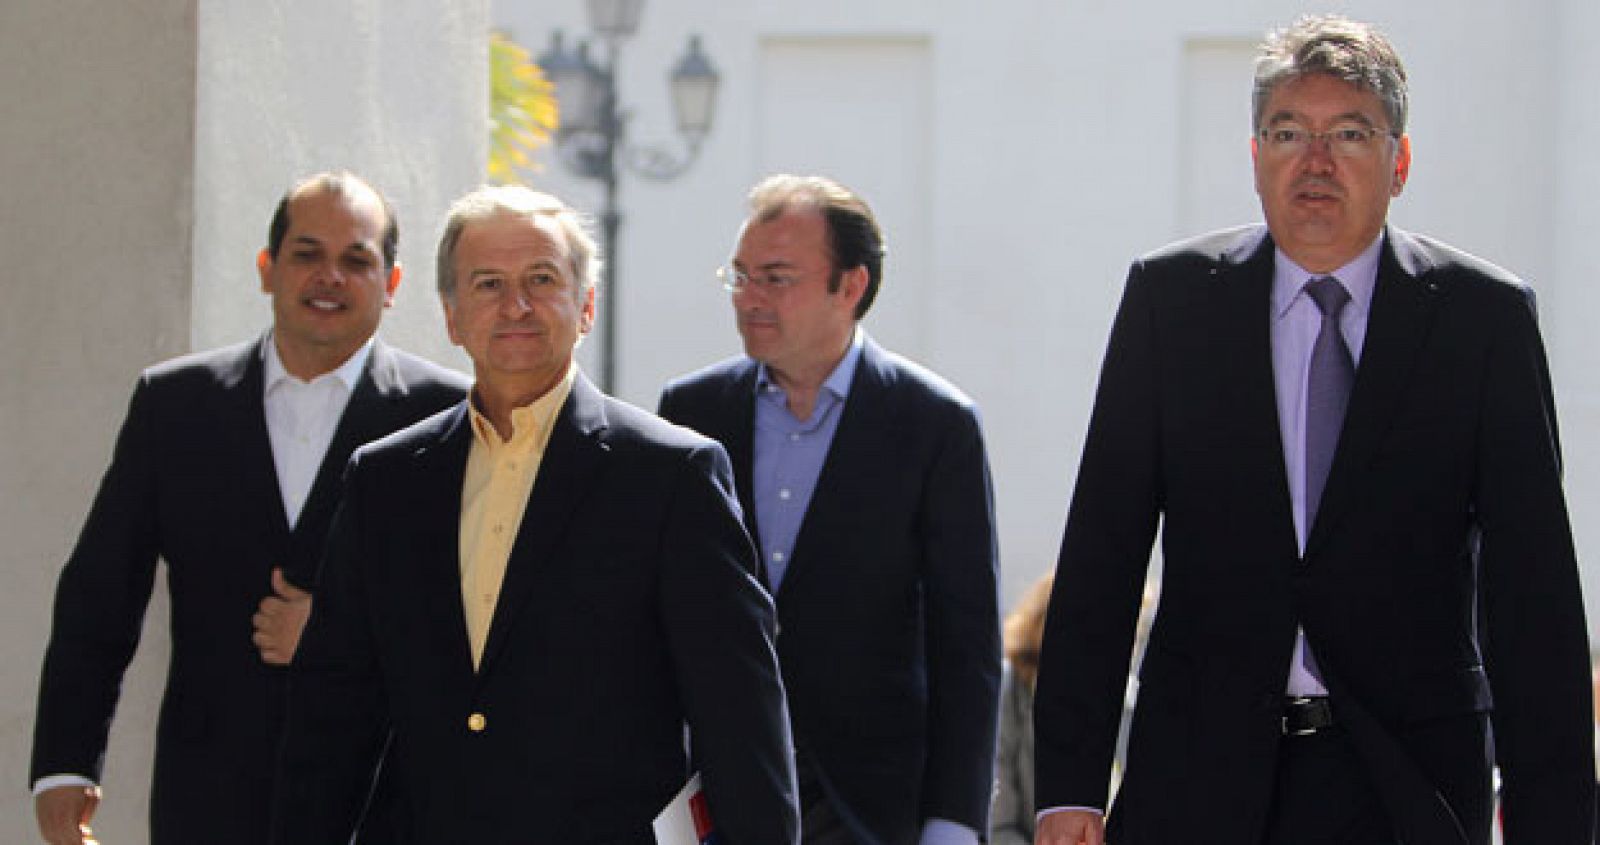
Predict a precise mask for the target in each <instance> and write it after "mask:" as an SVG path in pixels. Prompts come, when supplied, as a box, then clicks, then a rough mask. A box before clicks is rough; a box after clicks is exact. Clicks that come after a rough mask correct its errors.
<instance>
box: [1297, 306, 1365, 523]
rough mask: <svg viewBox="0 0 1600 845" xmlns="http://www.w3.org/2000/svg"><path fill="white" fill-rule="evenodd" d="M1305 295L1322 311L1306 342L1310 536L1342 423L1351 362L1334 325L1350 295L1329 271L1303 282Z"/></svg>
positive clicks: (1352, 370)
mask: <svg viewBox="0 0 1600 845" xmlns="http://www.w3.org/2000/svg"><path fill="white" fill-rule="evenodd" d="M1306 295H1307V296H1309V297H1311V301H1312V302H1315V303H1316V304H1317V308H1319V309H1321V311H1322V330H1321V331H1319V332H1317V343H1316V345H1315V346H1313V347H1311V375H1310V377H1309V378H1307V379H1306V491H1305V492H1306V535H1307V536H1310V534H1311V526H1312V525H1313V524H1315V523H1316V520H1317V507H1318V506H1319V505H1321V504H1322V487H1323V485H1324V484H1326V483H1327V482H1328V470H1329V469H1331V468H1332V467H1333V452H1334V450H1335V449H1336V448H1338V446H1339V432H1340V430H1341V429H1343V428H1344V409H1345V406H1347V405H1349V404H1350V386H1351V385H1353V384H1355V381H1356V365H1355V361H1354V360H1352V359H1351V357H1350V348H1349V347H1347V346H1345V345H1344V335H1343V334H1341V333H1340V331H1339V312H1340V311H1343V310H1344V306H1345V303H1347V302H1349V301H1350V294H1349V293H1348V292H1347V291H1345V289H1344V285H1342V284H1339V280H1338V279H1335V278H1334V277H1332V276H1321V277H1319V278H1315V279H1312V280H1311V281H1309V282H1306Z"/></svg>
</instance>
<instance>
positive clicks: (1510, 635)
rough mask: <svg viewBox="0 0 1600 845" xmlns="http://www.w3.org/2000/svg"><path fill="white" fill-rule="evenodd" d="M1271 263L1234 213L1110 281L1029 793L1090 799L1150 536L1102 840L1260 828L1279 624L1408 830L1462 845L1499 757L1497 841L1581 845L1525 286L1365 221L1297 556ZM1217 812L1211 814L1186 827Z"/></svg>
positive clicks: (1545, 420)
mask: <svg viewBox="0 0 1600 845" xmlns="http://www.w3.org/2000/svg"><path fill="white" fill-rule="evenodd" d="M1273 253H1274V248H1273V245H1272V242H1271V240H1270V238H1268V237H1267V236H1266V233H1265V230H1264V229H1262V228H1260V227H1250V228H1247V229H1242V230H1233V231H1229V232H1222V233H1217V234H1213V235H1210V236H1207V237H1204V238H1200V239H1198V240H1195V241H1191V242H1187V243H1183V244H1179V245H1176V246H1173V247H1169V248H1167V249H1165V250H1163V251H1161V252H1158V253H1156V254H1154V255H1151V256H1148V257H1146V258H1144V259H1142V260H1140V261H1139V262H1137V263H1136V264H1135V265H1134V266H1133V269H1132V271H1131V272H1130V274H1129V277H1128V284H1127V289H1126V293H1125V294H1124V298H1123V302H1122V306H1121V308H1120V310H1119V311H1118V314H1117V319H1116V323H1115V325H1114V327H1113V329H1112V334H1111V341H1110V345H1109V349H1108V351H1107V353H1106V360H1105V365H1104V369H1103V372H1102V374H1101V380H1100V387H1099V393H1098V396H1097V398H1096V401H1095V410H1094V416H1093V419H1092V421H1091V423H1090V430H1089V435H1088V441H1087V445H1086V446H1085V449H1084V456H1083V463H1082V466H1081V468H1080V470H1079V474H1078V482H1077V491H1076V493H1075V494H1074V496H1073V503H1072V508H1071V511H1070V513H1069V515H1068V521H1067V530H1066V536H1065V538H1064V540H1063V543H1062V548H1061V559H1060V564H1059V569H1058V571H1057V575H1056V590H1055V594H1054V596H1053V597H1052V601H1051V606H1050V613H1049V619H1048V624H1047V626H1046V631H1045V643H1044V655H1043V665H1042V669H1041V672H1040V677H1039V685H1038V693H1037V698H1036V702H1035V706H1036V710H1035V722H1036V730H1037V771H1038V782H1037V788H1038V801H1039V804H1040V805H1041V806H1062V805H1080V806H1081V805H1090V806H1104V805H1103V802H1104V801H1105V799H1106V791H1107V777H1108V773H1109V770H1110V767H1111V758H1112V750H1113V747H1114V744H1115V740H1116V729H1117V722H1118V718H1117V717H1118V712H1119V710H1120V708H1121V703H1122V694H1123V687H1124V680H1123V679H1124V677H1125V674H1126V672H1127V668H1128V660H1129V649H1130V645H1131V641H1132V639H1133V630H1134V624H1135V623H1134V620H1135V616H1136V614H1137V610H1138V606H1139V596H1140V589H1141V585H1142V584H1143V581H1144V576H1145V567H1146V564H1147V561H1148V558H1149V551H1150V544H1151V539H1152V536H1153V534H1154V532H1155V530H1156V526H1157V522H1158V520H1160V521H1161V531H1162V550H1163V554H1164V560H1165V564H1164V570H1163V582H1162V595H1161V601H1160V606H1159V609H1158V612H1157V615H1156V619H1155V622H1154V626H1153V629H1152V631H1151V635H1150V642H1149V648H1148V652H1147V654H1146V657H1145V658H1144V662H1143V665H1142V667H1141V670H1140V686H1139V698H1138V704H1137V710H1136V713H1135V716H1134V722H1133V728H1132V736H1131V741H1130V745H1129V750H1128V755H1129V756H1128V763H1127V774H1126V778H1125V780H1124V781H1123V785H1122V789H1121V792H1120V795H1119V796H1118V797H1117V800H1116V801H1115V803H1114V805H1113V807H1112V810H1111V817H1110V833H1111V841H1112V842H1115V843H1117V845H1137V843H1162V845H1165V843H1171V842H1176V841H1184V842H1216V843H1238V842H1254V841H1259V838H1260V836H1261V825H1262V822H1263V819H1264V818H1265V816H1266V813H1267V809H1268V805H1269V802H1270V796H1271V791H1272V784H1273V765H1274V761H1275V759H1276V754H1277V747H1278V743H1279V742H1280V738H1279V733H1280V726H1279V713H1280V709H1281V707H1282V700H1283V694H1284V689H1285V686H1286V676H1287V672H1288V668H1289V662H1290V653H1291V651H1292V649H1293V644H1294V638H1295V629H1296V625H1297V624H1299V625H1303V626H1304V629H1305V632H1306V637H1307V638H1308V641H1309V643H1310V645H1311V647H1312V649H1313V650H1314V651H1315V653H1316V655H1317V658H1318V662H1319V664H1320V666H1321V668H1322V672H1323V675H1324V676H1325V679H1326V681H1327V685H1328V686H1329V688H1330V691H1331V693H1332V696H1333V704H1334V708H1335V711H1336V713H1337V714H1338V718H1339V719H1340V720H1341V722H1343V723H1344V724H1345V725H1346V726H1347V727H1348V729H1349V731H1350V735H1351V738H1352V740H1353V741H1354V743H1355V745H1356V746H1357V748H1358V750H1359V751H1360V754H1361V757H1362V760H1363V763H1364V764H1365V765H1366V767H1367V768H1368V770H1369V772H1371V775H1372V779H1373V781H1374V783H1375V784H1376V785H1377V786H1378V788H1379V789H1380V792H1381V793H1382V794H1383V795H1384V797H1385V799H1386V800H1387V802H1388V803H1389V806H1390V807H1391V808H1392V809H1393V811H1394V815H1395V816H1396V821H1397V824H1399V825H1400V827H1401V829H1402V831H1403V834H1404V835H1403V838H1404V839H1405V841H1406V842H1407V843H1410V844H1411V845H1415V843H1428V844H1429V845H1432V843H1451V845H1454V843H1460V842H1472V843H1484V842H1487V841H1488V835H1489V824H1490V819H1489V816H1490V813H1491V799H1490V795H1489V789H1490V787H1489V769H1490V766H1491V764H1492V763H1494V762H1495V761H1496V760H1495V759H1494V758H1497V760H1498V763H1499V765H1500V767H1501V770H1502V773H1503V775H1504V778H1505V791H1504V795H1505V823H1506V833H1507V836H1508V839H1507V841H1508V842H1510V843H1537V845H1549V844H1550V843H1571V844H1572V845H1577V843H1586V845H1587V843H1589V842H1591V841H1592V840H1591V838H1590V837H1591V831H1590V828H1591V825H1592V824H1593V816H1594V809H1593V800H1594V796H1593V790H1594V761H1593V757H1592V754H1593V746H1592V743H1591V740H1590V722H1591V712H1590V703H1589V702H1590V692H1589V669H1588V663H1589V655H1588V646H1587V635H1586V626H1585V622H1584V612H1583V606H1582V602H1581V598H1580V595H1579V587H1578V575H1577V567H1576V562H1575V559H1574V553H1573V548H1572V541H1571V537H1570V531H1569V526H1568V523H1567V515H1566V508H1565V505H1564V502H1563V497H1562V491H1561V478H1560V466H1559V450H1558V444H1557V438H1556V423H1555V414H1554V408H1553V403H1552V399H1551V390H1550V383H1549V377H1548V373H1547V371H1546V365H1545V357H1544V351H1543V348H1542V344H1541V341H1540V338H1539V332H1538V329H1537V327H1536V324H1535V320H1534V314H1533V310H1532V307H1531V300H1530V298H1529V295H1528V292H1527V290H1526V288H1525V287H1524V286H1523V285H1521V284H1520V283H1519V282H1517V281H1516V280H1515V279H1514V278H1512V277H1511V276H1510V275H1509V274H1507V273H1505V272H1504V271H1503V270H1500V269H1498V268H1496V267H1493V266H1491V265H1489V264H1487V263H1485V262H1482V261H1479V260H1477V259H1474V258H1472V257H1471V256H1468V255H1465V254H1463V253H1461V252H1458V251H1455V250H1453V249H1450V248H1449V247H1446V246H1444V245H1442V244H1439V243H1437V242H1435V241H1431V240H1428V239H1426V238H1423V237H1420V236H1416V235H1411V234H1408V233H1406V232H1402V231H1400V230H1398V229H1393V228H1391V229H1389V230H1388V232H1387V235H1386V239H1385V243H1384V246H1383V253H1382V258H1381V260H1380V265H1379V270H1378V279H1377V287H1376V288H1375V291H1374V294H1373V301H1372V307H1371V311H1370V316H1369V319H1368V325H1367V334H1366V341H1365V343H1364V346H1363V349H1362V353H1361V360H1360V364H1359V368H1358V371H1357V375H1356V383H1355V387H1354V390H1353V393H1352V395H1351V399H1350V405H1349V409H1348V412H1347V416H1346V420H1345V425H1344V430H1343V433H1342V436H1341V440H1340V443H1339V447H1338V452H1337V454H1336V457H1335V459H1334V464H1333V468H1332V470H1331V472H1330V475H1329V478H1328V481H1327V485H1326V487H1325V490H1324V493H1323V497H1322V504H1321V507H1320V510H1319V512H1318V514H1317V518H1316V522H1315V524H1314V525H1312V526H1311V529H1310V533H1309V536H1308V539H1307V545H1306V550H1305V554H1304V557H1303V558H1302V557H1301V556H1300V554H1299V552H1298V549H1297V546H1296V540H1295V533H1294V523H1293V518H1292V514H1291V505H1290V499H1289V491H1288V488H1287V484H1286V481H1285V475H1284V465H1283V449H1282V445H1281V437H1280V434H1279V428H1278V420H1277V408H1276V402H1275V399H1274V387H1273V371H1272V353H1271V344H1270V336H1269V319H1270V318H1269V307H1270V306H1269V297H1270V290H1271V284H1272V273H1273ZM1480 626H1481V636H1480ZM1485 713H1492V723H1493V728H1492V733H1493V737H1492V738H1493V755H1492V756H1491V752H1490V750H1489V748H1488V744H1489V743H1488V741H1487V739H1486V736H1485V734H1486V720H1485V718H1484V714H1485ZM1218 808H1226V810H1227V813H1226V814H1227V817H1228V818H1229V825H1228V826H1227V827H1225V828H1221V829H1214V832H1213V833H1210V834H1207V833H1206V832H1204V831H1203V830H1202V831H1197V830H1196V829H1195V828H1194V826H1193V821H1194V820H1195V819H1199V818H1204V817H1214V814H1215V812H1216V810H1217V809H1218Z"/></svg>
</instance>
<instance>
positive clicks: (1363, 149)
mask: <svg viewBox="0 0 1600 845" xmlns="http://www.w3.org/2000/svg"><path fill="white" fill-rule="evenodd" d="M1277 132H1289V133H1292V134H1298V135H1302V136H1304V137H1303V138H1302V139H1300V140H1286V141H1274V140H1273V138H1272V135H1273V133H1277ZM1338 135H1346V136H1347V137H1345V138H1343V139H1340V138H1337V137H1335V136H1338ZM1349 135H1359V136H1360V138H1361V140H1359V141H1356V140H1355V139H1354V138H1351V137H1348V136H1349ZM1379 135H1383V136H1386V137H1387V138H1389V139H1391V140H1399V138H1400V133H1399V132H1396V131H1394V130H1393V129H1389V128H1386V127H1381V126H1360V125H1343V126H1335V127H1334V128H1332V129H1327V130H1324V131H1322V132H1313V131H1311V130H1309V129H1305V128H1302V127H1300V126H1299V125H1298V124H1288V125H1285V124H1278V125H1275V126H1264V127H1262V128H1260V129H1257V130H1256V135H1255V137H1256V140H1257V141H1258V142H1260V143H1261V144H1262V145H1263V146H1265V147H1266V149H1267V151H1268V152H1271V153H1273V154H1274V155H1283V156H1290V155H1304V154H1305V153H1306V152H1308V151H1309V150H1310V149H1311V147H1312V145H1313V144H1316V143H1317V142H1319V141H1320V142H1322V143H1324V144H1326V145H1327V150H1328V153H1329V154H1330V155H1335V156H1338V157H1339V158H1361V157H1362V156H1365V155H1367V154H1369V153H1370V152H1371V151H1372V150H1373V147H1372V146H1371V144H1372V141H1373V140H1374V139H1376V138H1377V137H1378V136H1379ZM1352 143H1353V144H1356V145H1357V146H1355V147H1351V146H1349V144H1352ZM1341 144H1345V146H1340V145H1341Z"/></svg>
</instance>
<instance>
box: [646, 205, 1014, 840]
mask: <svg viewBox="0 0 1600 845" xmlns="http://www.w3.org/2000/svg"><path fill="white" fill-rule="evenodd" d="M750 198H751V211H752V213H751V216H750V218H749V220H748V221H747V222H746V223H745V225H744V228H743V230H742V231H741V234H740V237H739V243H738V248H737V252H736V253H735V255H734V259H733V266H732V267H731V268H727V269H726V270H724V272H723V283H724V285H725V286H726V287H727V288H728V290H729V291H730V292H731V293H732V295H733V307H734V313H735V316H736V317H737V320H738V327H739V333H740V335H741V336H742V337H743V339H744V346H745V351H746V352H747V353H748V356H747V357H740V358H737V359H733V360H730V361H726V362H723V363H720V364H716V365H714V366H712V367H709V368H707V369H704V370H701V371H700V372H697V373H693V374H691V375H688V376H685V377H683V378H681V379H679V380H677V381H675V382H673V383H672V384H670V385H668V386H667V388H666V390H665V392H664V393H663V394H662V396H661V408H660V410H661V414H662V416H665V417H666V418H667V419H670V420H672V421H674V422H678V423H682V424H683V425H687V426H689V427H690V428H693V429H695V430H697V431H699V432H701V433H702V434H707V435H710V436H712V437H715V438H716V439H717V440H719V441H721V442H722V444H723V445H724V446H726V447H727V449H728V452H729V454H730V455H731V456H732V458H733V465H734V475H735V478H736V479H737V482H738V489H739V496H740V499H741V501H742V502H743V503H744V513H745V520H746V524H747V526H748V527H749V529H750V532H751V534H752V535H753V536H754V537H755V538H756V541H757V545H758V547H759V549H760V551H761V560H762V563H763V565H764V570H765V574H766V578H767V583H768V584H769V585H770V587H771V589H772V591H773V593H774V594H775V595H776V597H777V606H778V620H779V624H780V627H781V632H782V633H781V636H780V637H779V639H778V655H779V658H780V662H781V663H782V665H783V677H784V684H785V686H786V687H787V689H788V691H789V707H790V710H791V712H792V713H793V716H794V731H795V742H796V745H797V755H798V759H797V764H798V768H799V777H800V793H801V801H802V811H803V814H804V815H803V818H802V825H801V826H802V828H803V830H804V839H805V841H806V842H807V843H819V845H821V843H850V842H858V843H868V844H870V845H876V843H912V842H918V841H919V840H920V841H921V842H923V843H927V845H934V843H973V842H976V841H977V840H978V837H979V835H980V834H985V833H986V832H987V827H988V811H989V799H990V793H991V791H992V784H993V779H994V777H993V774H994V752H995V730H996V720H997V708H998V696H999V683H1000V646H999V618H998V617H999V613H998V609H997V595H996V583H995V579H996V574H997V573H996V568H997V563H996V550H995V528H994V507H993V498H992V494H991V488H990V483H989V468H988V460H987V457H986V456H985V452H984V445H983V435H982V432H981V431H980V429H979V425H978V415H977V411H976V409H975V408H974V407H973V404H972V401H971V400H970V399H968V398H967V397H966V396H964V395H963V394H962V393H961V392H960V391H959V390H957V389H956V388H955V387H954V386H953V385H951V384H950V383H949V382H947V381H945V380H944V379H941V378H940V377H938V376H937V375H935V374H933V373H931V372H929V371H928V370H926V369H923V368H922V367H920V366H918V365H916V364H914V363H912V362H910V361H908V360H906V359H904V358H901V357H900V356H898V355H895V354H893V353H890V352H887V351H885V350H884V349H883V348H882V347H880V346H878V345H877V344H876V343H874V342H873V341H872V340H871V339H869V338H868V337H867V336H866V334H865V332H863V331H861V330H860V329H859V328H858V326H857V323H858V321H859V320H860V319H861V318H862V316H863V315H865V314H866V312H867V309H868V308H869V307H870V306H871V305H872V301H873V299H874V297H875V296H876V294H877V291H878V286H879V283H880V280H881V276H882V271H883V252H884V250H883V238H882V235H881V233H880V232H879V230H878V224H877V221H876V220H875V219H874V218H873V216H872V212H871V210H870V209H868V207H867V205H866V203H865V202H864V201H862V199H861V198H860V197H858V196H856V195H855V194H853V193H851V192H850V191H849V190H848V189H846V188H845V187H843V186H842V185H839V184H838V183H836V182H833V181H831V180H828V179H824V178H821V177H803V178H802V177H795V176H775V177H772V178H770V179H768V180H766V181H764V182H762V183H761V184H760V185H758V186H756V188H755V189H754V190H753V191H752V192H751V197H750Z"/></svg>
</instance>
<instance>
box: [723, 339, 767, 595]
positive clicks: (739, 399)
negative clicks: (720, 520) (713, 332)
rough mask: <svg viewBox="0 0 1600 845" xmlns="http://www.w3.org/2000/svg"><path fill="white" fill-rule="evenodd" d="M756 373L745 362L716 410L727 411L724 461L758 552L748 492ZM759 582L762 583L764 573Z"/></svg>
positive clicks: (756, 528) (751, 479)
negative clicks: (731, 473)
mask: <svg viewBox="0 0 1600 845" xmlns="http://www.w3.org/2000/svg"><path fill="white" fill-rule="evenodd" d="M756 372H757V367H756V364H755V362H754V361H747V362H746V363H745V367H744V369H743V370H741V371H740V372H739V374H738V375H737V376H736V377H735V378H733V379H730V380H729V381H728V383H727V384H726V385H725V386H724V388H723V389H724V390H725V391H726V393H725V394H724V395H723V397H722V401H721V403H719V407H722V408H727V409H728V419H727V423H728V425H727V428H726V429H724V432H723V434H724V437H723V438H721V440H722V444H723V448H724V449H726V450H727V452H728V460H729V461H731V462H732V463H733V486H734V489H735V491H736V493H737V494H738V496H739V507H740V509H741V510H743V511H744V527H745V530H746V531H748V532H749V533H750V539H751V541H752V542H754V543H755V547H756V548H757V549H758V550H759V549H760V548H761V534H760V532H759V526H757V524H756V503H755V499H754V498H753V497H752V493H751V491H752V490H753V489H754V488H753V487H752V486H751V485H752V484H753V483H754V481H755V470H754V469H753V467H754V466H755V430H756ZM756 557H757V558H760V557H761V555H760V554H757V555H756ZM762 562H763V563H765V562H764V561H762ZM762 582H763V583H765V582H766V578H765V574H763V576H762Z"/></svg>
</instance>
